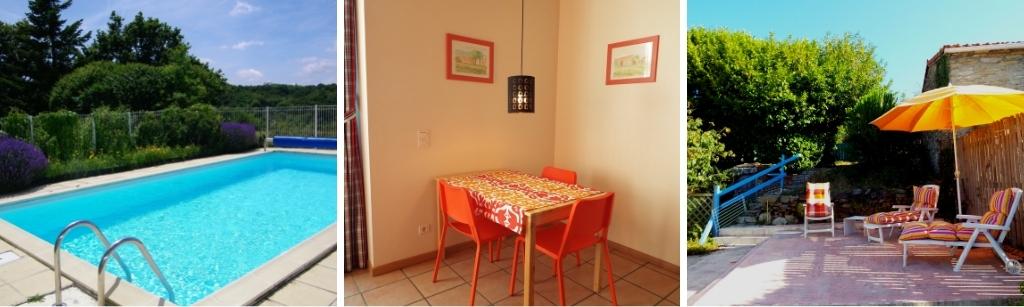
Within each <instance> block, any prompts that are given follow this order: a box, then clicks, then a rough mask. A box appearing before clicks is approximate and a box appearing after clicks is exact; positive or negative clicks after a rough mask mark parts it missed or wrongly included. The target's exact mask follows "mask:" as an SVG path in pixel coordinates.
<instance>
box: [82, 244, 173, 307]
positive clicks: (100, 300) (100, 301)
mask: <svg viewBox="0 0 1024 307" xmlns="http://www.w3.org/2000/svg"><path fill="white" fill-rule="evenodd" d="M125 243H132V245H135V247H136V248H138V249H139V251H140V252H142V256H144V257H145V258H146V262H148V263H149V268H150V269H151V270H153V273H156V277H159V278H160V283H162V284H163V285H164V288H167V294H168V295H170V297H169V298H168V299H169V300H171V301H174V290H171V284H169V283H167V279H166V278H164V273H163V272H161V271H160V267H158V266H157V265H156V262H155V261H153V256H151V255H150V254H149V249H146V245H145V244H142V241H140V240H139V239H137V238H135V237H127V238H124V239H121V240H117V242H114V245H113V246H111V247H110V248H108V249H107V251H106V252H104V253H103V258H101V259H100V269H99V271H98V273H99V276H98V277H97V281H96V284H97V288H96V289H97V290H98V294H97V295H96V301H97V305H99V306H103V305H104V304H105V303H106V300H107V291H106V289H105V288H106V287H105V286H104V280H105V278H103V277H105V276H103V273H104V269H105V268H106V267H107V260H109V259H110V256H111V255H114V250H116V249H117V248H118V247H120V246H121V245H123V244H125ZM115 257H116V256H115Z"/></svg>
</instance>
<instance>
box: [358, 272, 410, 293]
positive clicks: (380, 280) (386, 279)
mask: <svg viewBox="0 0 1024 307" xmlns="http://www.w3.org/2000/svg"><path fill="white" fill-rule="evenodd" d="M353 277H354V278H355V280H356V285H357V286H359V291H360V292H363V293H366V292H367V291H369V290H373V289H376V288H379V287H381V286H384V285H387V284H390V283H393V282H396V281H399V280H402V279H405V274H402V270H395V271H391V272H388V273H385V274H383V275H378V276H372V275H371V274H370V271H369V270H366V271H362V272H361V273H357V275H356V276H353Z"/></svg>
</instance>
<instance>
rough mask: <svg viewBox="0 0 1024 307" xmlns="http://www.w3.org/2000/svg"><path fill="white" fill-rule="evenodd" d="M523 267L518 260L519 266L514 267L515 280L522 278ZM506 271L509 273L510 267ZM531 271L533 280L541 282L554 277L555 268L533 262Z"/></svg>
mask: <svg viewBox="0 0 1024 307" xmlns="http://www.w3.org/2000/svg"><path fill="white" fill-rule="evenodd" d="M523 267H525V265H524V264H523V263H522V261H520V262H519V266H518V267H516V280H520V281H521V280H523ZM506 271H507V272H509V273H511V272H512V268H511V267H510V268H508V269H506ZM533 273H534V274H533V281H534V282H541V281H544V280H548V279H551V278H554V277H555V269H553V268H551V267H549V266H546V265H543V264H534V268H533Z"/></svg>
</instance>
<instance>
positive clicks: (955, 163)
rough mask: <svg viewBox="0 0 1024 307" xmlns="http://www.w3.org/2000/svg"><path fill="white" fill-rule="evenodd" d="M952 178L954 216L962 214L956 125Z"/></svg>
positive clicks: (954, 128)
mask: <svg viewBox="0 0 1024 307" xmlns="http://www.w3.org/2000/svg"><path fill="white" fill-rule="evenodd" d="M953 169H954V171H953V177H956V214H957V215H960V214H964V213H963V209H961V207H960V162H959V160H957V157H956V125H953Z"/></svg>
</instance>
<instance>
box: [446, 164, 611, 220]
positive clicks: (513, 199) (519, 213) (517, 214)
mask: <svg viewBox="0 0 1024 307" xmlns="http://www.w3.org/2000/svg"><path fill="white" fill-rule="evenodd" d="M444 180H446V181H448V184H450V185H452V186H456V187H460V188H466V189H467V190H469V194H470V196H472V197H473V200H475V201H476V203H477V208H476V210H475V212H474V213H476V214H478V215H479V214H483V215H484V216H485V217H487V219H490V220H492V221H494V222H495V223H498V224H499V225H503V226H505V227H506V228H508V229H511V230H512V231H515V232H516V233H522V228H523V217H524V216H525V213H526V212H527V211H530V210H534V209H539V208H543V207H548V206H554V205H557V204H561V203H565V202H569V201H574V200H577V199H581V198H585V197H588V196H593V195H597V194H601V191H597V190H594V189H591V188H586V187H581V186H579V185H572V184H566V183H563V182H559V181H555V180H551V179H547V178H542V177H537V176H534V175H530V174H526V173H523V172H518V171H512V170H499V171H491V172H485V173H478V174H473V175H467V176H456V177H448V178H445V179H444Z"/></svg>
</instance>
